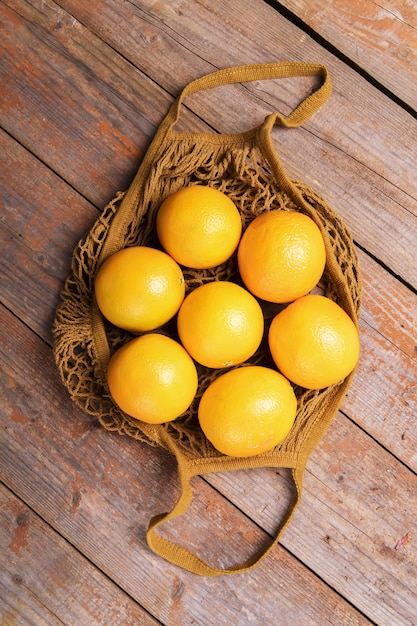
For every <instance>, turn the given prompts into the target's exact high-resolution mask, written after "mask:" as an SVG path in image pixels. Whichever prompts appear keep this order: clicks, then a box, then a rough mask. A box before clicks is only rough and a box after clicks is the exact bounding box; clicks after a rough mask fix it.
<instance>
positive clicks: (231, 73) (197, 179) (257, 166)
mask: <svg viewBox="0 0 417 626" xmlns="http://www.w3.org/2000/svg"><path fill="white" fill-rule="evenodd" d="M297 76H313V77H317V81H318V87H317V88H316V89H315V90H314V91H313V92H312V93H310V94H309V95H308V96H307V97H306V98H305V99H304V100H303V101H302V102H301V103H300V104H299V105H298V106H297V107H296V108H295V109H294V110H293V111H292V112H291V113H290V114H289V115H288V116H286V117H284V116H282V115H280V114H279V113H272V114H271V115H268V116H267V117H266V118H265V120H264V122H263V123H262V124H261V125H260V126H259V127H256V128H253V129H251V130H248V131H246V132H244V133H239V134H227V135H226V134H224V135H223V134H215V133H207V134H206V133H191V132H186V133H185V132H179V131H177V130H174V125H175V123H176V122H177V120H178V118H179V114H180V109H181V104H182V101H183V99H184V98H185V97H186V96H187V95H190V94H192V93H195V92H197V91H199V90H204V89H211V88H214V87H217V86H221V85H226V84H233V83H240V82H248V81H253V80H258V81H259V80H267V79H268V80H269V79H277V78H286V77H297ZM330 93H331V82H330V78H329V75H328V72H327V70H326V68H325V67H324V66H322V65H319V64H315V63H293V62H282V63H267V64H259V65H244V66H240V67H232V68H229V69H225V70H220V71H217V72H214V73H212V74H208V75H206V76H203V77H202V78H199V79H197V80H195V81H193V82H191V83H190V84H189V85H188V86H186V87H185V89H184V90H183V92H182V93H181V94H180V96H179V97H178V98H177V99H176V100H175V101H174V102H173V104H172V105H171V107H170V109H169V111H168V114H167V115H166V117H165V119H164V120H163V122H162V123H161V125H160V127H159V129H158V131H157V132H156V134H155V137H154V139H153V141H152V143H151V145H150V147H149V149H148V151H147V153H146V155H145V157H144V159H143V162H142V164H141V165H140V168H139V170H138V172H137V174H136V176H135V178H134V180H133V182H132V183H131V185H130V187H129V189H128V190H127V191H126V192H125V193H119V194H118V195H117V196H116V197H115V199H114V200H113V201H112V202H111V203H110V204H109V205H108V206H107V207H106V208H105V209H104V211H103V213H102V215H101V216H100V217H99V219H98V220H97V221H96V223H95V224H94V225H93V227H92V228H91V230H90V231H89V232H88V233H87V234H86V236H85V237H84V238H83V239H82V240H81V241H80V242H79V244H78V245H77V247H76V248H75V250H74V254H73V259H72V267H71V273H70V275H69V277H68V278H67V280H66V282H65V286H64V289H63V291H62V295H61V302H60V304H59V306H58V308H57V311H56V316H55V320H54V326H53V332H54V355H55V360H56V363H57V366H58V369H59V372H60V375H61V379H62V381H63V383H64V385H65V386H66V387H67V389H68V391H69V393H70V395H71V397H72V399H73V400H74V401H75V402H76V403H77V405H79V406H81V407H82V408H83V409H84V410H85V411H86V412H88V413H90V414H92V415H94V416H96V417H97V419H98V420H99V421H100V423H101V425H102V426H104V428H106V429H109V430H112V431H118V432H119V433H121V434H127V435H129V436H130V437H133V438H135V439H139V440H141V441H144V442H147V443H149V444H152V445H160V446H163V447H164V448H166V449H168V450H170V451H171V452H172V453H173V454H174V455H175V457H176V459H177V463H178V475H179V480H180V485H181V494H180V497H179V499H178V501H177V503H176V504H175V506H174V508H173V509H172V511H170V512H169V513H163V514H160V515H157V516H156V517H154V518H152V519H151V520H150V524H149V528H148V532H147V540H148V544H149V546H150V548H151V549H152V550H153V551H154V552H155V553H157V554H159V555H160V556H162V557H164V558H165V559H167V560H168V561H170V562H172V563H175V564H176V565H179V566H181V567H183V568H185V569H187V570H189V571H192V572H195V573H197V574H201V575H206V576H214V575H222V574H231V573H237V572H243V571H246V570H248V569H250V568H252V567H254V566H255V565H256V564H257V563H259V562H260V561H261V559H262V558H264V557H265V556H266V555H267V554H268V553H269V552H270V550H271V549H272V548H273V547H274V545H275V544H276V543H277V541H278V539H279V537H280V535H281V533H282V531H283V530H284V528H285V527H286V525H287V524H288V523H289V521H290V519H291V517H292V515H293V513H294V511H295V509H296V507H297V505H298V503H299V501H300V498H301V492H302V477H303V472H304V469H305V466H306V463H307V461H308V458H309V456H310V454H311V452H312V451H313V449H314V448H315V447H316V446H317V445H318V443H319V441H320V440H321V438H322V437H323V435H324V433H325V432H326V430H327V428H328V427H329V425H330V423H331V421H332V420H333V418H334V416H335V414H336V412H337V410H338V408H339V406H340V404H341V402H342V400H343V398H344V397H345V394H346V392H347V389H348V387H349V385H350V383H351V381H352V378H353V375H354V372H352V374H350V375H349V376H348V377H347V378H346V379H344V380H343V381H341V382H340V383H338V384H335V385H332V386H330V387H327V388H325V389H322V390H319V391H317V390H314V391H311V390H306V389H302V388H298V387H296V388H295V393H296V396H297V402H298V405H297V416H296V420H295V423H294V426H293V428H292V430H291V431H290V433H289V434H288V436H287V437H286V438H285V440H284V441H283V442H282V443H281V444H280V445H278V446H277V447H276V448H274V449H273V450H272V451H270V452H267V453H264V454H260V455H257V456H253V457H250V458H235V457H229V456H225V455H222V454H221V453H220V452H218V451H217V450H215V449H214V447H213V446H212V445H211V444H210V443H209V442H208V441H207V439H206V438H205V436H204V434H203V432H202V431H201V429H200V428H199V425H198V419H197V408H198V402H199V399H200V397H201V395H202V393H203V391H204V390H205V389H206V388H207V386H208V384H209V383H210V382H211V381H212V380H213V379H214V378H215V377H216V376H218V375H219V371H216V370H209V369H205V368H200V367H199V391H198V393H197V396H196V398H195V400H194V402H193V404H192V405H191V407H190V409H189V410H188V411H187V413H185V414H184V415H183V416H181V417H180V418H178V419H177V420H175V421H173V422H169V423H166V424H160V425H151V424H146V423H144V422H141V421H139V420H137V419H134V418H131V417H129V416H128V415H126V414H124V413H123V412H122V411H121V410H120V409H119V408H118V407H117V406H116V405H115V404H114V402H113V401H112V399H111V396H110V393H109V390H108V386H107V382H106V372H107V366H108V362H109V359H110V357H111V355H112V354H113V353H114V351H115V350H116V349H117V348H118V347H120V346H121V345H122V344H123V343H126V341H128V340H129V339H131V338H132V336H131V335H129V333H127V332H126V331H123V330H121V329H118V328H115V327H114V326H112V325H111V324H109V323H108V322H107V320H105V319H104V318H103V316H102V315H101V313H100V311H99V309H98V307H97V303H96V301H95V296H94V279H95V276H96V274H97V270H98V268H99V267H100V265H101V264H102V263H103V261H105V259H107V258H108V257H109V256H110V255H112V254H113V253H115V252H116V251H118V250H120V249H121V248H125V247H129V246H137V245H146V246H151V247H159V243H158V240H157V236H156V228H155V220H156V214H157V211H158V208H159V206H160V205H161V203H162V201H163V200H164V199H165V198H166V197H167V196H168V195H170V194H172V193H173V192H175V191H176V190H178V189H180V188H181V187H184V186H186V185H193V184H202V185H209V186H211V187H214V188H216V189H219V190H220V191H223V192H225V193H226V194H227V195H228V196H229V198H231V200H232V201H233V202H234V203H235V204H236V206H237V207H238V209H239V211H240V213H241V216H242V221H243V224H244V227H246V226H247V225H248V223H249V222H250V221H251V220H253V218H254V217H255V216H256V215H258V214H259V213H261V212H263V211H268V210H282V211H285V210H291V211H294V210H295V211H301V212H302V213H305V214H306V215H308V216H309V217H311V218H312V219H313V220H314V222H315V223H316V224H317V225H318V227H319V228H320V230H321V233H322V235H323V239H324V242H325V246H326V254H327V262H326V268H325V271H324V274H323V277H322V280H321V283H320V285H321V286H322V287H323V292H324V295H326V296H328V297H329V298H331V299H332V300H334V301H336V302H337V303H338V304H339V305H340V306H341V307H342V308H343V309H344V310H345V311H346V312H347V313H348V315H349V316H350V317H351V318H352V319H353V321H354V322H355V324H356V325H357V324H358V316H359V311H360V304H361V280H360V272H359V266H358V260H357V256H356V252H355V249H354V246H353V242H352V239H351V236H350V233H349V232H348V230H347V228H346V226H345V224H344V223H343V220H342V219H341V218H340V217H339V216H338V215H337V214H336V213H335V212H334V211H333V210H332V209H331V208H330V207H329V206H328V204H327V203H326V202H325V201H324V200H323V199H322V198H321V197H320V196H319V195H318V194H317V193H316V192H315V191H314V190H313V189H311V188H310V187H309V186H308V185H306V184H304V183H302V182H299V181H295V180H292V179H290V178H289V176H288V175H287V173H286V171H285V169H284V167H283V165H282V163H281V161H280V160H279V158H278V156H277V154H276V152H275V148H274V145H273V142H272V139H271V130H272V128H273V126H274V125H275V124H278V125H281V126H284V127H287V128H291V127H296V126H300V125H301V124H303V122H305V121H306V120H307V119H308V118H309V117H310V116H311V115H312V114H313V113H315V111H317V109H318V108H319V107H320V106H321V105H322V104H323V103H324V102H325V101H326V100H327V98H328V97H329V96H330ZM183 272H184V277H185V280H186V285H187V290H188V291H190V290H191V289H193V288H195V287H197V286H198V285H201V284H203V283H205V282H208V281H211V280H213V279H218V280H235V279H237V277H238V267H237V260H236V255H233V257H232V258H231V259H230V260H229V261H227V262H226V263H224V264H223V265H220V266H218V267H216V268H214V269H209V270H198V271H197V270H190V269H188V268H183ZM164 332H167V334H170V335H171V336H173V337H174V338H175V334H174V333H175V324H173V323H172V324H168V325H166V327H164ZM266 352H267V351H266V348H265V346H264V345H263V344H262V345H261V348H260V349H259V350H258V352H257V353H256V354H255V355H254V356H253V357H252V358H251V359H250V360H249V362H250V363H254V364H257V365H262V364H266V365H267V366H270V356H269V355H267V353H266ZM223 371H224V370H223ZM257 467H258V468H259V467H271V468H279V467H282V468H289V469H291V471H292V478H293V481H294V485H295V489H294V496H293V499H292V501H291V503H290V504H289V507H288V510H287V512H286V514H285V516H284V519H282V520H280V524H279V528H278V531H277V535H276V536H275V538H274V539H273V540H272V542H271V543H270V545H269V546H267V547H266V548H264V549H263V550H262V552H261V553H257V554H255V555H254V556H253V557H252V558H250V559H249V560H247V561H246V562H244V563H241V564H238V565H234V566H232V567H230V568H229V569H217V568H215V567H211V566H210V565H209V564H207V563H206V562H204V561H203V560H201V559H200V558H199V557H197V556H196V555H195V554H193V553H192V552H191V551H190V550H188V549H187V548H185V547H183V546H180V545H177V544H175V543H173V542H172V541H170V540H168V539H166V538H164V537H163V536H162V535H161V534H159V533H158V532H157V527H158V526H159V525H160V524H162V523H163V522H166V521H168V520H169V519H172V518H174V517H177V516H179V515H182V514H183V513H184V512H185V511H186V510H187V509H188V507H189V505H190V503H191V500H192V489H191V486H190V480H191V478H192V477H193V476H196V475H201V474H204V473H207V472H223V471H230V470H238V469H244V468H257Z"/></svg>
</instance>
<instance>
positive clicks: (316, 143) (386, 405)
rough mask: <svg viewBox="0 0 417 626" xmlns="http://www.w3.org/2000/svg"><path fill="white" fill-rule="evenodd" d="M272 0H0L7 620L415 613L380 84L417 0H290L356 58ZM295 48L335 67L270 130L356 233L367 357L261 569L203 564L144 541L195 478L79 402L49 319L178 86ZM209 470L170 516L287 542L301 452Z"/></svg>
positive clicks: (403, 240)
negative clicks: (309, 100) (327, 89)
mask: <svg viewBox="0 0 417 626" xmlns="http://www.w3.org/2000/svg"><path fill="white" fill-rule="evenodd" d="M319 4H320V6H319ZM271 5H272V3H266V2H262V1H261V0H253V1H251V2H250V3H242V2H239V0H230V1H229V2H227V3H223V2H208V0H193V1H192V2H184V1H183V0H172V1H170V2H166V1H164V0H162V1H157V2H156V1H154V0H134V1H132V2H123V3H121V2H119V0H98V2H95V3H91V2H86V1H85V0H77V1H75V0H59V1H58V2H53V1H52V0H34V1H29V0H0V24H1V27H0V29H1V37H0V48H1V56H0V127H1V129H2V130H0V161H1V167H0V209H1V219H0V242H1V246H2V252H3V254H2V255H1V257H0V298H1V303H2V306H1V308H0V328H1V329H2V331H1V342H0V397H1V401H0V470H1V480H2V481H3V482H2V485H3V486H2V496H4V499H3V503H5V505H4V506H3V508H2V509H1V513H0V515H1V520H2V522H1V524H0V541H1V546H2V556H1V557H0V560H1V559H3V560H2V566H3V565H4V566H3V568H2V571H1V573H0V581H1V584H2V585H3V592H2V594H1V597H2V600H1V602H2V604H0V606H1V611H3V613H5V615H6V617H7V619H8V620H9V621H8V622H6V624H7V626H9V623H10V624H14V623H19V624H20V623H22V620H26V622H27V623H36V624H42V623H45V624H46V623H50V624H55V623H71V622H72V623H74V624H77V625H78V624H81V623H87V622H88V623H93V624H94V623H97V624H98V623H116V624H117V623H118V622H117V620H118V619H119V623H129V620H130V621H132V622H134V623H142V622H141V621H140V620H142V619H143V620H144V621H143V623H155V621H156V623H163V624H167V625H171V624H172V625H176V624H184V625H186V626H188V625H191V624H194V625H195V624H212V623H218V624H225V625H226V624H227V625H229V624H238V625H239V624H247V623H253V624H258V625H259V626H264V625H265V624H275V623H277V619H278V620H281V622H280V623H282V624H283V625H284V624H331V625H333V624H334V625H335V626H336V625H337V626H339V624H349V625H351V624H368V623H376V624H381V625H382V624H390V625H391V624H395V626H397V625H400V626H402V625H404V626H409V625H410V624H413V623H416V610H415V606H416V600H417V597H416V591H415V588H414V587H415V585H414V584H413V581H414V580H415V579H416V572H417V570H416V564H417V553H416V543H415V541H414V537H415V535H416V529H415V519H416V513H417V511H416V502H417V498H416V496H417V483H416V468H417V457H416V444H417V435H416V429H415V414H416V409H417V406H416V398H417V394H416V390H417V347H416V346H417V336H416V330H415V320H416V319H417V300H416V288H417V262H416V261H417V252H416V246H415V242H416V241H417V219H416V218H417V189H416V180H415V162H416V157H417V121H416V119H415V116H413V115H410V113H409V112H408V111H407V107H401V106H399V105H398V104H397V103H396V102H395V99H394V100H393V99H391V98H390V97H389V96H388V95H386V94H384V93H383V90H382V91H381V90H379V89H378V88H377V87H376V86H375V84H373V83H375V81H376V82H379V83H381V84H382V85H384V86H385V87H386V89H388V90H390V91H392V92H394V93H396V95H397V96H398V98H400V99H402V100H403V101H404V102H407V103H408V109H411V107H412V108H415V102H416V98H415V95H416V94H415V88H416V87H415V80H412V77H413V76H415V75H416V62H415V54H414V49H413V48H415V46H414V44H413V42H414V39H413V37H414V36H415V33H414V31H415V8H414V7H413V6H412V5H411V4H410V3H408V2H406V0H384V2H382V3H379V5H378V6H377V5H376V3H375V2H372V1H371V0H364V1H363V2H359V1H354V2H351V3H348V2H347V0H336V1H335V2H333V3H329V2H328V0H322V2H320V3H318V2H317V0H313V2H311V3H306V2H302V1H301V0H285V2H283V3H281V5H285V6H286V7H287V8H288V9H289V10H294V11H296V12H297V13H298V15H299V17H300V19H301V20H304V21H305V22H306V23H308V24H309V26H310V27H311V28H313V29H315V30H316V31H317V32H318V33H319V34H321V35H322V36H324V37H326V38H327V39H328V41H329V43H330V44H332V45H334V46H337V47H338V48H339V50H340V51H341V55H340V56H343V54H345V55H347V56H349V57H350V58H351V59H352V60H353V61H354V62H355V63H357V64H358V65H360V66H361V67H363V68H364V75H363V76H361V75H360V73H358V72H356V71H355V70H354V69H352V66H350V67H349V66H348V65H349V64H346V63H345V62H344V61H343V58H340V57H339V58H338V57H337V55H334V54H332V53H331V52H329V49H327V50H326V49H325V47H323V46H322V45H320V43H319V42H317V41H314V40H313V38H311V37H309V36H308V35H307V34H306V33H305V32H304V31H303V30H302V29H300V28H299V27H297V26H295V25H294V24H291V22H290V21H288V19H286V17H284V16H283V15H281V14H280V13H279V11H277V10H275V9H274V7H273V6H271ZM348 5H349V6H348ZM310 9H312V10H310ZM314 9H316V11H314ZM324 11H327V23H326V18H325V17H324V15H325V14H324ZM324 28H326V30H324ZM381 50H383V53H381ZM286 59H290V60H302V61H319V62H322V63H324V64H326V66H327V67H328V68H329V71H330V75H331V77H332V81H333V94H332V97H331V98H330V100H329V101H328V102H327V103H326V104H325V106H323V108H322V109H321V110H320V111H319V112H318V113H316V114H315V115H314V116H313V117H312V118H311V120H309V121H308V122H307V123H306V124H305V125H304V126H303V128H300V129H295V130H292V131H288V130H284V129H281V128H276V129H274V131H273V138H274V142H275V145H276V149H277V152H278V154H279V156H280V158H281V159H282V161H283V163H284V165H285V167H286V168H287V170H288V172H289V173H290V175H291V176H293V177H295V178H299V179H301V180H304V181H306V182H307V183H308V184H310V185H311V186H312V187H313V188H315V189H316V190H317V191H318V192H319V193H321V194H322V195H323V196H324V197H325V199H326V200H328V201H329V203H330V204H331V205H332V207H333V208H334V209H335V210H336V211H337V212H338V213H339V214H340V215H341V216H342V217H343V218H344V220H345V221H346V223H347V224H348V226H349V227H350V229H351V231H352V234H353V237H354V239H355V241H356V242H357V244H358V253H359V259H360V262H361V267H362V272H363V287H364V298H363V311H362V317H361V326H360V329H361V338H362V354H361V361H360V365H359V369H358V373H357V376H356V378H355V380H354V384H353V386H352V387H351V389H350V391H349V394H348V396H347V398H346V399H345V401H344V403H343V406H342V407H341V412H340V413H339V414H338V415H337V417H336V419H335V421H334V422H333V424H332V426H331V428H330V429H329V431H328V433H327V434H326V436H325V438H324V439H323V440H322V442H321V443H320V445H319V447H318V448H317V450H316V451H315V452H314V453H313V454H312V456H311V458H310V460H309V464H308V468H307V472H306V476H305V484H304V494H303V499H302V503H301V505H300V508H299V509H298V511H297V513H296V515H295V517H294V520H293V522H292V524H291V525H290V527H289V528H288V529H287V530H286V532H285V534H284V536H283V538H282V542H281V544H280V545H279V546H278V547H277V549H276V550H274V552H273V554H272V555H270V557H269V558H268V559H267V560H266V561H265V562H264V563H262V564H261V565H260V566H259V568H257V569H256V570H254V571H253V572H251V573H248V574H245V575H242V576H238V577H229V578H220V579H204V578H199V577H195V576H193V575H191V574H188V573H187V572H185V571H183V570H180V569H178V568H176V567H174V566H171V565H170V564H168V563H165V562H164V561H162V560H161V559H160V558H158V557H156V556H155V555H154V554H153V553H152V552H151V551H150V550H149V549H148V546H147V545H146V541H145V532H146V528H147V525H148V522H149V519H150V518H151V517H152V516H153V515H154V514H156V513H159V512H162V511H165V510H168V509H170V508H171V506H172V505H173V503H174V501H175V498H176V497H177V496H178V484H177V475H176V467H175V462H174V460H173V459H172V457H171V456H169V455H168V454H167V453H166V452H164V451H163V450H160V449H157V448H155V449H153V448H150V447H148V446H145V445H143V444H140V443H138V442H136V441H133V440H131V439H129V438H127V437H126V438H123V437H119V436H118V435H117V434H113V433H109V432H106V431H104V430H103V429H102V428H99V427H98V425H97V423H96V422H94V421H93V420H92V419H91V418H89V417H88V416H86V415H84V414H83V413H82V412H81V411H80V410H78V409H77V408H76V407H75V406H74V405H73V404H72V403H71V402H70V399H69V397H68V395H67V393H66V391H65V389H64V388H63V387H62V385H61V383H60V381H59V380H58V375H57V372H56V369H55V366H54V363H53V359H52V354H51V349H50V345H51V332H50V327H51V322H52V319H53V315H54V311H55V307H56V304H57V302H58V295H59V290H60V287H61V285H62V282H63V280H64V279H65V277H66V275H67V272H68V269H69V264H70V259H71V254H72V250H73V248H74V246H75V244H76V242H77V240H78V239H79V237H81V236H82V235H83V234H84V232H85V231H86V230H87V229H88V228H89V226H90V225H91V224H92V223H93V221H94V220H95V219H96V217H97V216H98V215H99V211H100V210H101V209H102V207H103V206H104V205H105V204H106V203H107V201H108V200H110V199H111V198H112V197H113V196H114V195H115V193H116V192H117V191H119V190H120V189H124V188H126V187H127V185H128V184H129V182H130V180H131V178H132V176H133V175H134V173H135V171H136V169H137V166H138V164H139V162H140V160H141V158H142V156H143V154H144V153H145V151H146V149H147V146H148V145H149V142H150V141H151V139H152V136H153V134H154V132H155V130H156V128H157V127H158V124H159V123H160V121H161V119H162V118H163V116H164V114H165V112H166V111H167V109H168V106H169V104H170V102H171V101H172V99H173V97H174V96H176V95H177V94H178V93H179V92H180V90H181V89H182V88H183V87H184V86H185V85H186V84H187V83H188V82H189V81H190V80H192V79H194V78H197V77H198V76H201V75H203V74H205V73H207V72H209V71H211V70H213V69H217V68H218V67H227V66H230V65H238V64H241V63H252V62H267V61H276V60H278V61H279V60H286ZM366 72H368V73H369V74H371V75H372V76H373V77H374V79H375V81H373V80H370V81H368V80H367V79H366V78H365V76H366ZM313 86H314V82H313V81H312V80H311V79H300V80H298V79H297V80H294V81H292V80H289V81H287V80H284V81H268V82H267V83H265V82H260V81H254V82H253V83H250V84H246V85H243V86H242V85H236V86H234V87H232V88H228V87H225V88H222V89H216V90H210V91H208V92H204V93H201V94H196V95H195V96H193V97H192V98H189V99H187V101H186V106H185V107H184V109H183V115H182V116H181V120H180V124H179V125H178V128H179V129H182V130H194V131H198V132H200V131H209V132H240V131H242V130H246V129H247V128H249V127H251V126H255V125H258V124H259V123H260V122H262V120H263V118H264V116H265V115H267V114H268V113H270V112H271V111H274V110H279V111H282V112H284V113H287V112H288V111H289V110H290V109H291V108H292V107H294V106H295V105H296V104H297V103H298V102H299V100H300V98H302V97H303V96H304V95H306V94H307V93H308V92H309V90H310V89H311V88H312V87H313ZM97 209H98V210H97ZM193 489H194V494H195V497H194V500H193V504H192V507H191V509H190V511H189V513H188V514H187V515H186V516H184V517H183V518H182V519H179V520H176V521H175V523H172V524H170V525H168V526H167V527H164V530H163V532H164V533H166V535H167V536H169V537H171V538H172V539H173V540H175V541H178V542H179V543H181V544H183V545H187V546H191V548H192V549H193V550H196V551H197V552H198V553H199V554H201V555H203V556H204V557H205V558H207V559H208V560H209V561H210V562H212V563H214V564H218V565H221V566H227V565H230V564H232V563H236V562H237V561H239V560H241V559H244V558H247V557H248V556H249V555H251V554H253V551H254V550H256V549H257V548H260V547H262V546H264V545H265V544H266V542H268V541H269V540H270V537H271V536H272V535H273V534H274V532H275V530H276V527H277V524H278V520H279V519H280V517H281V515H282V514H283V511H284V510H285V507H286V504H287V503H288V499H289V497H290V495H291V485H290V482H289V481H288V475H287V472H285V471H283V470H279V472H276V471H275V470H271V469H265V470H259V471H255V472H249V471H248V472H236V473H230V474H216V475H207V476H205V477H204V478H196V479H194V480H193ZM406 536H410V537H411V539H410V540H409V541H408V543H407V545H404V546H402V549H399V548H397V546H398V545H401V544H399V542H400V540H401V539H402V538H403V537H406ZM16 552H17V553H18V554H16ZM48 555H49V556H48ZM13 576H17V577H18V578H13ZM48 576H49V581H48V580H47V578H48ZM19 577H20V578H19ZM19 581H20V583H19ZM80 588H83V589H84V588H85V593H86V596H87V598H89V599H90V601H89V602H88V603H86V602H84V601H82V600H80V599H79V598H78V597H77V593H76V592H77V590H79V589H80ZM67 604H68V607H67ZM119 605H120V611H119V612H118V608H117V607H118V606H119ZM2 617H3V618H4V616H3V615H2ZM94 620H95V621H94Z"/></svg>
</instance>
